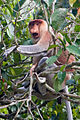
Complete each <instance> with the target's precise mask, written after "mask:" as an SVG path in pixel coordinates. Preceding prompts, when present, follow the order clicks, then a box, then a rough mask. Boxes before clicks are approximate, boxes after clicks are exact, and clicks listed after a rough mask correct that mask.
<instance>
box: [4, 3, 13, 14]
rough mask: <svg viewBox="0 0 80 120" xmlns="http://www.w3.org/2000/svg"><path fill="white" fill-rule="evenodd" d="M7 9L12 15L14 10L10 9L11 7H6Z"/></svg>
mask: <svg viewBox="0 0 80 120" xmlns="http://www.w3.org/2000/svg"><path fill="white" fill-rule="evenodd" d="M5 7H6V8H7V9H8V10H9V12H10V14H11V15H12V9H11V8H10V7H9V5H7V4H6V5H5Z"/></svg>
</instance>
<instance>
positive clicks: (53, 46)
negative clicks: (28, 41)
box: [48, 45, 59, 50]
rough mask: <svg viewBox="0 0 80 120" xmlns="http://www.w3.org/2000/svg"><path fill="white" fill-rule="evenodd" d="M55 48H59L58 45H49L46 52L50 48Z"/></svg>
mask: <svg viewBox="0 0 80 120" xmlns="http://www.w3.org/2000/svg"><path fill="white" fill-rule="evenodd" d="M56 47H59V45H50V46H49V48H48V50H50V49H52V48H56Z"/></svg>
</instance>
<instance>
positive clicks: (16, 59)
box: [13, 53, 21, 64]
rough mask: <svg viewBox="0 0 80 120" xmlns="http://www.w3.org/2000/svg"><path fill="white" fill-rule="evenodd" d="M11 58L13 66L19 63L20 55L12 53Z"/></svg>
mask: <svg viewBox="0 0 80 120" xmlns="http://www.w3.org/2000/svg"><path fill="white" fill-rule="evenodd" d="M13 58H14V62H15V64H16V63H19V62H20V61H21V58H20V54H19V53H13Z"/></svg>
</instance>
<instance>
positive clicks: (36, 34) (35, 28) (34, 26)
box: [29, 21, 40, 39]
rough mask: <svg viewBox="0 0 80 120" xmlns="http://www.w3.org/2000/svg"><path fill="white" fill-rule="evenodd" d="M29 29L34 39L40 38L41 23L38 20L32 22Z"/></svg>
mask: <svg viewBox="0 0 80 120" xmlns="http://www.w3.org/2000/svg"><path fill="white" fill-rule="evenodd" d="M29 30H30V33H31V35H32V37H33V38H34V39H38V38H40V23H39V22H38V21H35V22H34V21H33V22H31V24H30V25H29Z"/></svg>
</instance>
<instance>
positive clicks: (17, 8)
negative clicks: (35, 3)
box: [13, 0, 26, 16]
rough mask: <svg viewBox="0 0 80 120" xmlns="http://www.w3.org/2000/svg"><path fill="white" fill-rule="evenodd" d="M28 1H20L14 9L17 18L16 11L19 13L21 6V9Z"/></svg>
mask: <svg viewBox="0 0 80 120" xmlns="http://www.w3.org/2000/svg"><path fill="white" fill-rule="evenodd" d="M25 1H26V0H20V1H19V4H18V3H17V4H16V6H15V8H14V12H13V15H14V16H15V15H16V12H15V11H19V6H20V7H21V6H22V5H23V4H24V3H25Z"/></svg>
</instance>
